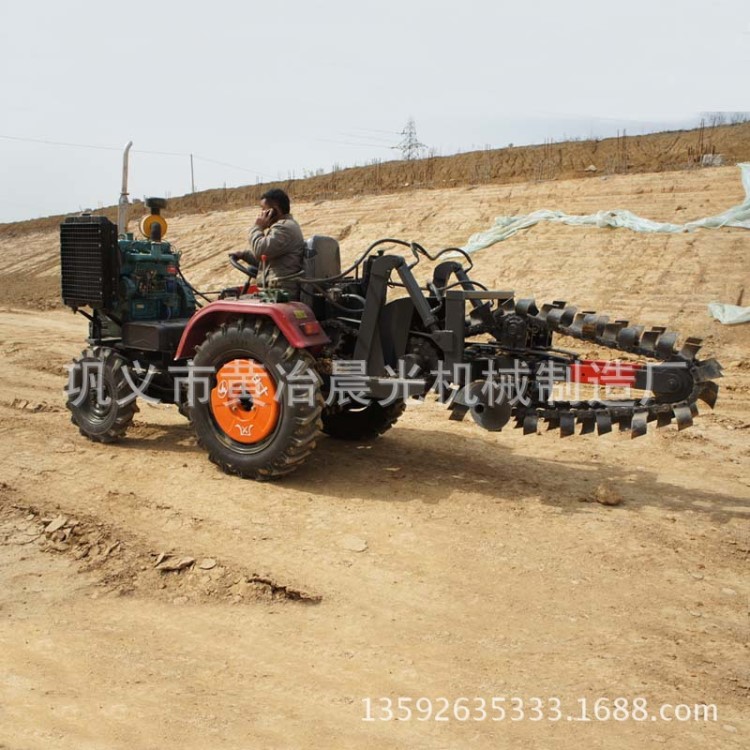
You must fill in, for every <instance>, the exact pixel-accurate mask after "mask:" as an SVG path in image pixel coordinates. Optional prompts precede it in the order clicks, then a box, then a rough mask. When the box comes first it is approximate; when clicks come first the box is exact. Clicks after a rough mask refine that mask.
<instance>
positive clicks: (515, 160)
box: [0, 123, 750, 239]
mask: <svg viewBox="0 0 750 750" xmlns="http://www.w3.org/2000/svg"><path fill="white" fill-rule="evenodd" d="M714 154H720V155H721V156H722V157H723V158H724V163H725V164H735V163H737V162H741V161H746V160H750V123H742V124H739V125H723V126H718V127H711V128H696V129H694V130H682V131H674V132H666V133H652V134H649V135H637V136H627V135H623V136H621V137H618V138H604V139H601V140H599V139H597V140H581V141H564V142H560V143H553V142H549V143H545V144H540V145H535V146H519V147H508V148H501V149H487V150H483V151H472V152H470V153H466V154H456V155H454V156H434V157H428V158H425V159H418V160H414V161H391V162H385V163H380V164H372V165H369V166H364V167H352V168H347V169H341V170H336V171H333V172H330V173H328V174H324V175H320V176H316V177H309V178H306V179H298V180H283V181H279V182H272V183H262V184H259V185H247V186H244V187H239V188H229V189H215V190H204V191H201V192H198V193H195V194H193V195H185V196H182V197H179V198H173V199H171V201H170V207H169V211H170V213H171V214H172V215H178V214H190V213H205V212H207V211H216V210H227V209H232V208H240V207H247V206H249V205H255V204H256V203H257V201H258V198H259V196H260V195H261V194H262V193H263V192H265V191H266V190H268V189H269V188H270V187H283V188H284V189H285V190H287V191H288V192H289V194H290V195H291V196H293V198H294V200H296V201H305V202H307V201H318V200H335V199H339V198H351V197H353V196H366V195H378V194H382V193H393V192H404V191H410V190H413V189H414V188H445V187H460V186H466V185H488V184H512V183H520V182H539V181H547V180H565V179H572V178H577V177H583V178H587V179H594V178H596V177H597V176H601V175H611V174H640V173H644V172H663V171H672V170H681V169H692V168H696V167H699V166H700V164H701V160H702V157H703V156H704V155H714ZM592 167H593V168H594V169H592ZM96 213H102V214H105V215H107V216H109V218H110V219H112V220H115V218H116V215H117V209H116V207H115V206H110V207H108V208H106V209H103V210H102V211H97V212H96ZM62 218H63V217H62V216H51V217H46V218H42V219H32V220H29V221H22V222H16V223H12V224H0V239H2V238H12V237H20V236H22V235H24V234H27V233H33V232H39V231H47V230H53V229H56V228H57V225H58V224H59V223H60V221H61V220H62Z"/></svg>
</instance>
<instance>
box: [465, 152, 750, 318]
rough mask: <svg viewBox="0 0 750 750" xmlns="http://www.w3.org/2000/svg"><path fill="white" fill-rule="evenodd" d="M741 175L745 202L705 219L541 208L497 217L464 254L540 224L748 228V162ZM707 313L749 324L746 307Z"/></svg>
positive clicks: (717, 307) (674, 230)
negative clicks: (668, 219)
mask: <svg viewBox="0 0 750 750" xmlns="http://www.w3.org/2000/svg"><path fill="white" fill-rule="evenodd" d="M737 166H738V167H739V168H740V174H741V176H742V186H743V187H744V189H745V200H744V201H743V202H742V203H740V205H739V206H734V207H733V208H730V209H727V210H726V211H724V213H723V214H719V215H718V216H708V217H706V218H705V219H696V220H695V221H688V222H687V223H686V224H670V223H668V222H659V221H652V220H651V219H644V218H642V217H640V216H636V215H635V214H634V213H632V212H631V211H626V210H625V209H622V208H616V209H614V210H611V211H598V212H597V213H595V214H588V215H587V216H571V215H569V214H566V213H563V212H562V211H550V210H549V209H541V210H539V211H534V212H533V213H530V214H523V215H521V216H498V217H497V218H496V219H495V224H494V226H493V227H492V228H491V229H488V230H487V231H485V232H477V233H476V234H473V235H471V237H469V241H468V243H467V244H466V246H465V247H464V250H466V252H467V253H473V252H476V251H477V250H482V249H483V248H485V247H489V246H490V245H494V244H495V243H497V242H502V241H503V240H507V239H508V238H509V237H512V236H513V235H514V234H516V232H520V231H521V230H523V229H528V228H529V227H533V226H534V225H535V224H538V223H539V222H540V221H551V222H553V223H556V224H569V225H571V226H588V227H601V228H604V227H611V228H613V229H618V228H620V229H630V230H632V231H633V232H664V233H668V234H679V233H682V232H692V231H693V230H694V229H698V228H699V227H703V228H704V229H719V228H721V227H740V228H741V229H750V163H744V164H738V165H737ZM708 310H709V312H710V313H711V315H712V316H713V317H714V318H716V320H718V321H720V322H721V323H724V324H725V325H735V324H737V323H750V307H738V306H737V305H725V304H722V303H721V302H712V303H711V304H710V305H709V306H708Z"/></svg>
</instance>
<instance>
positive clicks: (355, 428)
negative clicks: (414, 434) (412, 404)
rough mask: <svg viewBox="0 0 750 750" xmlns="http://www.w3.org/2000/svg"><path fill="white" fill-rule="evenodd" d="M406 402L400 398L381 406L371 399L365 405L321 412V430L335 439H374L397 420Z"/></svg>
mask: <svg viewBox="0 0 750 750" xmlns="http://www.w3.org/2000/svg"><path fill="white" fill-rule="evenodd" d="M405 409H406V404H405V403H404V402H403V401H402V400H400V399H399V400H398V401H394V402H393V403H392V404H388V405H387V406H383V405H382V404H380V403H378V402H377V401H373V402H372V403H370V404H367V405H366V406H355V407H350V408H344V409H341V410H340V411H333V412H329V413H326V412H323V432H325V433H326V435H330V436H331V437H332V438H336V439H337V440H374V439H375V438H376V437H379V436H380V435H382V434H383V433H384V432H387V431H388V430H390V429H391V427H393V425H395V424H396V422H398V419H399V417H400V416H401V415H402V414H403V413H404V410H405Z"/></svg>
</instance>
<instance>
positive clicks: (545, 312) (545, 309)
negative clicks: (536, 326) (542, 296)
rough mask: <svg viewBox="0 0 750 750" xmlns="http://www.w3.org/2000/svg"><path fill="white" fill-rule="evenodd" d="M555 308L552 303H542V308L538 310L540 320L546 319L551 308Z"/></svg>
mask: <svg viewBox="0 0 750 750" xmlns="http://www.w3.org/2000/svg"><path fill="white" fill-rule="evenodd" d="M555 309H557V308H556V307H555V306H554V305H552V304H551V303H549V302H545V303H544V304H543V305H542V309H541V310H540V311H539V318H541V319H542V320H547V316H548V315H549V314H550V312H551V311H552V310H555Z"/></svg>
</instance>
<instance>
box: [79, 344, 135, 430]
mask: <svg viewBox="0 0 750 750" xmlns="http://www.w3.org/2000/svg"><path fill="white" fill-rule="evenodd" d="M128 367H129V363H128V360H127V359H125V357H123V356H122V355H121V354H120V353H119V352H117V351H115V350H114V349H109V348H108V347H101V346H97V347H94V348H93V349H85V350H84V351H83V352H82V353H81V356H80V357H79V358H78V359H76V360H74V361H73V364H72V365H71V366H70V370H69V376H68V383H67V385H66V386H65V395H66V406H67V407H68V409H70V412H71V416H70V420H71V422H73V424H74V425H76V426H77V427H78V429H79V430H80V433H81V435H84V436H85V437H87V438H88V439H89V440H93V441H94V442H96V443H115V442H117V441H118V440H120V438H122V437H123V435H125V433H126V431H127V429H128V427H130V425H131V423H132V421H133V415H134V414H135V413H136V412H137V411H138V406H137V405H136V403H135V395H134V393H133V385H132V382H133V378H132V377H131V378H130V380H131V382H128V379H127V378H126V375H125V373H126V370H127V368H128Z"/></svg>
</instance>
